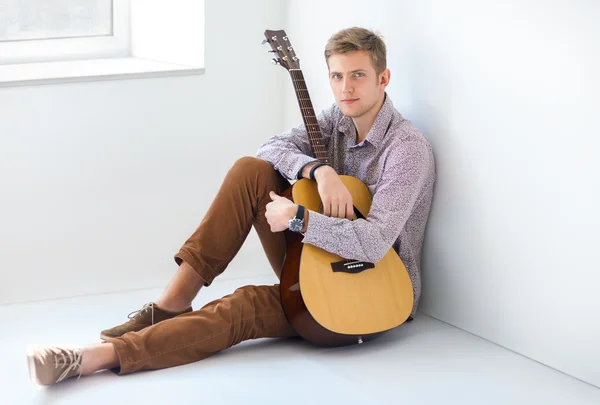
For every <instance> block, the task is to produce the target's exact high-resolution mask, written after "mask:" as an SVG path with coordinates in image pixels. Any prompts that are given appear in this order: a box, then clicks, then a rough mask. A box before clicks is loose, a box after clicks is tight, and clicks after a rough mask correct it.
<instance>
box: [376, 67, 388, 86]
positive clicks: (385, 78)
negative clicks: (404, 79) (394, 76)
mask: <svg viewBox="0 0 600 405" xmlns="http://www.w3.org/2000/svg"><path fill="white" fill-rule="evenodd" d="M390 76H391V72H390V70H389V69H385V70H384V71H383V72H382V73H381V76H380V77H379V85H380V86H383V88H385V87H387V85H388V84H390Z"/></svg>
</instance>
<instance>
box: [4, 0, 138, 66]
mask: <svg viewBox="0 0 600 405" xmlns="http://www.w3.org/2000/svg"><path fill="white" fill-rule="evenodd" d="M112 18H113V21H112V28H113V31H112V35H103V36H89V37H73V38H49V39H34V40H18V41H8V42H0V65H11V64H24V63H43V62H56V61H69V60H86V59H103V58H120V57H121V58H122V57H128V56H130V54H131V4H130V0H113V3H112Z"/></svg>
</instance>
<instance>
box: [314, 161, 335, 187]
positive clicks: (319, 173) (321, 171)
mask: <svg viewBox="0 0 600 405" xmlns="http://www.w3.org/2000/svg"><path fill="white" fill-rule="evenodd" d="M329 169H332V167H331V166H329V165H322V166H319V167H317V168H316V169H315V171H314V172H313V175H314V176H315V180H316V181H317V183H318V182H319V180H321V179H322V178H323V176H325V175H326V174H327V172H328V171H329Z"/></svg>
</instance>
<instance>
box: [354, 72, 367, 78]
mask: <svg viewBox="0 0 600 405" xmlns="http://www.w3.org/2000/svg"><path fill="white" fill-rule="evenodd" d="M364 75H365V74H364V73H361V72H356V76H357V77H363V76H364Z"/></svg>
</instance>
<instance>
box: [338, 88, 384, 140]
mask: <svg viewBox="0 0 600 405" xmlns="http://www.w3.org/2000/svg"><path fill="white" fill-rule="evenodd" d="M394 111H395V109H394V105H393V103H392V100H391V99H390V97H389V96H388V94H387V93H385V99H384V101H383V105H382V106H381V109H380V110H379V113H378V114H377V117H376V118H375V121H374V122H373V125H372V126H371V129H370V130H369V133H368V134H367V137H366V138H365V141H366V142H369V143H370V144H372V145H373V146H375V147H376V148H379V147H380V146H381V145H382V144H383V141H384V139H385V134H386V132H387V129H388V128H389V126H390V123H391V121H392V119H393V118H394ZM338 130H339V131H340V132H343V133H344V134H346V135H347V136H354V140H356V128H355V127H354V121H352V118H350V117H348V116H347V115H344V116H342V119H340V122H339V124H338Z"/></svg>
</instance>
